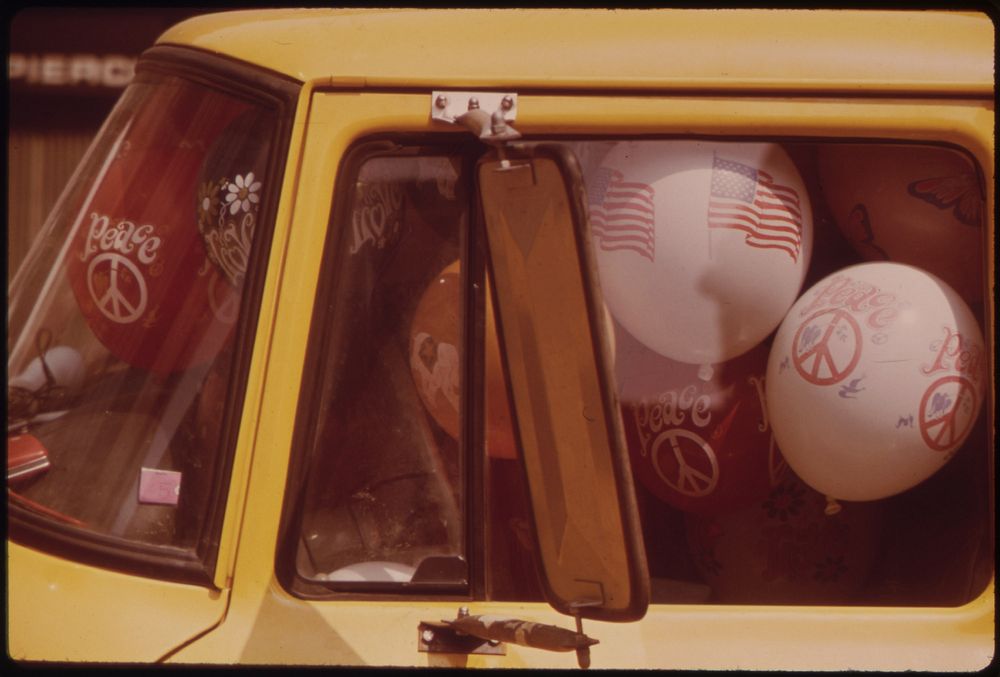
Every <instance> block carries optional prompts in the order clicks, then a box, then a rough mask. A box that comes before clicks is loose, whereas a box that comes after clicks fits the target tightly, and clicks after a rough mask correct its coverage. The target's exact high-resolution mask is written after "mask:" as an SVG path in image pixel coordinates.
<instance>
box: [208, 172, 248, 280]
mask: <svg viewBox="0 0 1000 677" xmlns="http://www.w3.org/2000/svg"><path fill="white" fill-rule="evenodd" d="M262 185H263V184H262V182H261V181H258V180H257V177H255V176H254V173H253V172H252V171H248V172H244V173H238V174H235V175H234V176H233V178H232V179H229V178H221V179H218V180H210V181H205V182H202V183H200V184H199V187H198V201H197V209H198V230H199V231H200V232H201V236H202V241H203V242H204V243H205V249H206V252H207V254H208V258H209V259H210V260H211V261H212V263H214V264H215V265H216V267H217V268H218V269H219V270H220V271H221V272H222V273H223V274H224V275H225V276H226V279H227V280H229V283H230V284H231V285H232V286H233V287H234V288H237V289H238V288H239V287H240V285H241V284H242V283H243V278H244V276H245V275H246V272H247V263H248V260H249V257H250V243H251V242H252V240H253V232H254V228H255V226H256V222H257V212H258V211H259V210H260V192H261V187H262Z"/></svg>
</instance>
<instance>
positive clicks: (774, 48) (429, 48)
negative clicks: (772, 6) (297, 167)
mask: <svg viewBox="0 0 1000 677" xmlns="http://www.w3.org/2000/svg"><path fill="white" fill-rule="evenodd" d="M993 30H994V29H993V25H992V22H991V21H990V20H989V18H988V17H987V16H986V15H977V14H970V13H957V12H910V13H906V12H897V11H871V10H862V11H845V10H826V11H820V10H799V11H794V10H791V11H790V10H677V9H672V10H662V11H650V10H632V11H624V10H590V11H569V10H523V9H522V10H462V11H455V10H451V11H448V10H444V11H430V10H410V11H400V10H395V11H374V12H364V11H356V10H355V11H347V12H344V11H339V12H338V11H330V10H282V11H276V12H268V11H250V12H241V13H236V14H229V15H218V16H207V17H200V18H196V19H192V20H189V21H187V22H185V23H183V24H181V25H180V26H178V27H175V28H174V29H171V30H169V31H167V33H165V34H164V35H163V36H162V37H161V39H160V42H161V43H174V44H191V45H193V46H196V47H199V48H201V49H205V50H209V51H214V52H218V53H222V54H227V55H229V56H233V57H235V58H238V59H243V60H246V61H248V62H250V63H255V64H259V65H261V66H264V67H266V68H269V69H272V70H276V71H279V72H281V73H284V74H286V75H288V76H291V77H293V78H298V79H299V80H303V81H320V80H328V81H329V80H331V79H332V81H336V82H344V81H346V82H352V83H359V82H364V83H367V84H368V85H369V86H404V87H414V86H415V87H421V86H427V87H430V86H436V87H457V88H464V87H499V88H525V87H538V86H541V85H544V86H545V87H547V88H567V87H574V88H616V89H624V88H635V87H641V88H646V89H668V88H669V89H674V90H677V89H691V90H706V89H708V90H714V89H718V88H720V87H726V88H727V89H730V90H733V91H735V90H740V89H742V90H754V91H763V90H775V89H781V90H789V91H800V92H801V91H840V92H845V93H863V92H876V91H877V92H882V93H886V92H904V91H914V92H916V91H922V92H935V93H947V94H961V93H980V94H982V93H989V92H991V91H992V88H993V59H992V54H993V36H994V32H993Z"/></svg>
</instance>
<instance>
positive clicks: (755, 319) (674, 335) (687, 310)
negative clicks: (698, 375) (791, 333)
mask: <svg viewBox="0 0 1000 677" xmlns="http://www.w3.org/2000/svg"><path fill="white" fill-rule="evenodd" d="M585 179H586V184H587V193H588V203H589V205H588V206H589V212H590V216H591V226H592V228H593V232H594V245H595V250H596V253H597V263H598V268H599V269H600V277H601V286H602V289H603V291H604V295H605V299H606V301H607V303H608V306H609V308H610V309H611V312H612V314H613V315H614V316H615V318H616V319H617V320H618V321H619V322H620V323H621V324H622V326H623V327H624V328H625V329H626V330H627V331H628V332H629V333H630V334H632V335H633V336H635V337H636V338H637V339H639V340H640V341H641V342H642V343H643V344H645V345H646V346H648V347H649V348H651V349H653V350H655V351H656V352H658V353H660V354H662V355H664V356H665V357H668V358H670V359H673V360H677V361H680V362H688V363H693V364H715V363H718V362H723V361H725V360H728V359H730V358H733V357H736V356H738V355H741V354H742V353H745V352H746V351H748V350H750V349H751V348H753V347H754V346H756V345H758V344H759V343H760V342H761V341H763V340H764V339H765V338H766V337H767V336H768V334H770V333H771V332H772V331H773V330H774V329H775V327H777V326H778V324H779V323H780V322H781V319H782V317H784V315H785V312H786V311H787V310H788V308H789V307H790V306H791V305H792V303H794V301H795V298H796V297H797V295H798V293H799V290H800V289H801V287H802V281H803V279H804V277H805V274H806V269H807V268H808V265H809V259H810V256H811V253H812V213H811V210H810V203H809V196H808V195H807V193H806V189H805V186H804V184H803V182H802V179H801V177H800V176H799V173H798V171H797V170H796V168H795V165H794V164H793V163H792V161H791V159H790V158H789V157H788V155H787V154H786V153H785V152H784V151H783V150H782V149H781V148H780V147H778V146H777V145H775V144H768V143H752V144H751V143H733V142H730V143H713V142H706V141H626V142H622V143H619V144H617V145H616V146H615V147H614V148H613V149H612V150H611V151H610V152H609V153H607V155H605V156H604V158H603V160H602V161H601V164H600V166H599V167H598V168H596V169H593V170H591V171H589V172H588V173H587V175H586V177H585Z"/></svg>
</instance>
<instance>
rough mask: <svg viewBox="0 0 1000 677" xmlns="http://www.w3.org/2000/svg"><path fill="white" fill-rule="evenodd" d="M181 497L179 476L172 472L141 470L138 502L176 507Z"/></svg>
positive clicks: (153, 469)
mask: <svg viewBox="0 0 1000 677" xmlns="http://www.w3.org/2000/svg"><path fill="white" fill-rule="evenodd" d="M180 495H181V474H180V473H179V472H176V471H174V470H157V469H155V468H143V469H142V471H141V472H140V474H139V502H140V503H153V504H155V505H177V501H178V499H179V498H180Z"/></svg>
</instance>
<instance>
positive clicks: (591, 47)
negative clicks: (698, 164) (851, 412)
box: [8, 9, 996, 671]
mask: <svg viewBox="0 0 1000 677" xmlns="http://www.w3.org/2000/svg"><path fill="white" fill-rule="evenodd" d="M994 37H995V36H994V28H993V24H992V23H991V21H990V20H989V18H987V17H986V16H984V15H978V14H975V13H951V12H943V13H938V12H896V11H841V10H832V11H786V10H760V11H758V10H753V11H751V10H746V11H744V10H665V11H617V10H616V11H608V10H592V11H578V10H539V11H534V10H512V11H501V10H467V11H466V10H461V11H444V10H435V11H420V10H390V11H328V10H316V9H308V10H281V11H248V12H233V13H222V14H217V15H209V16H205V17H200V18H196V19H192V20H189V21H186V22H184V23H182V24H180V25H178V26H176V27H175V28H173V29H171V30H169V31H168V32H167V33H165V34H164V35H163V36H162V37H161V38H160V40H159V42H158V44H159V45H171V46H176V47H179V48H186V49H191V50H194V51H196V52H202V53H210V54H216V55H221V56H223V57H226V58H228V59H231V60H233V61H235V62H240V63H245V64H249V65H250V66H252V67H255V68H259V69H262V70H265V71H268V72H271V73H276V74H278V75H280V76H281V77H284V78H286V79H289V80H292V81H294V82H295V83H297V84H298V85H299V86H301V92H300V94H299V96H298V100H297V103H296V106H295V112H294V122H293V126H292V132H291V137H290V141H289V145H288V153H287V158H286V159H285V160H284V166H285V171H284V178H283V182H282V184H281V188H280V202H279V204H278V207H277V216H276V220H275V223H274V229H273V237H272V241H271V246H270V253H269V259H268V263H267V272H266V278H265V282H264V286H263V294H262V298H261V303H260V309H259V319H258V323H257V330H256V336H255V337H254V339H253V352H252V358H251V363H250V368H249V376H248V380H247V384H246V389H245V394H244V401H243V405H242V414H241V419H240V421H239V433H238V438H237V443H236V447H235V452H234V457H233V462H232V467H231V477H230V480H229V481H230V490H229V494H228V498H227V501H226V507H225V517H224V521H223V526H222V531H221V534H220V541H219V555H218V561H217V565H216V570H215V573H214V577H213V581H212V582H213V585H212V586H210V587H205V586H196V585H189V584H185V583H177V582H167V581H157V580H154V579H150V578H145V577H142V576H138V575H135V574H126V573H120V572H116V571H113V570H105V569H102V568H100V567H98V566H95V565H91V564H82V563H76V562H72V561H68V560H65V559H61V558H59V557H56V556H54V555H51V554H47V553H45V552H43V551H41V550H37V549H35V548H32V547H27V546H25V545H23V544H19V543H17V542H9V544H8V592H9V595H8V628H9V629H8V633H9V634H8V639H9V652H10V655H11V657H12V658H13V659H15V660H16V661H28V662H32V661H70V662H79V661H83V662H106V661H108V662H154V661H165V662H170V663H196V664H199V663H213V664H214V663H221V664H233V663H250V664H308V665H373V666H419V667H437V666H446V667H547V668H569V667H574V666H575V660H574V657H573V655H572V654H571V653H553V652H546V651H541V650H538V649H534V648H525V647H520V646H516V645H514V644H509V645H508V646H507V647H506V653H505V655H461V654H450V653H442V654H435V653H428V652H419V651H418V650H417V627H418V624H419V623H420V622H422V621H436V620H440V619H443V618H448V617H451V616H453V615H454V612H455V609H456V608H457V607H458V606H460V605H464V606H467V607H469V609H470V610H471V611H472V612H473V613H477V614H498V615H504V616H516V617H518V618H522V619H526V620H530V621H535V622H540V623H548V624H553V625H560V624H563V625H565V623H566V617H565V616H562V615H560V614H559V613H557V612H555V611H554V610H553V609H551V608H550V607H549V606H548V605H546V604H544V603H536V602H530V603H529V602H524V603H520V602H518V603H515V602H492V601H480V600H468V601H455V600H453V599H442V600H440V601H433V600H430V601H429V600H427V599H420V600H408V599H406V598H405V597H401V596H398V595H397V596H393V597H391V598H384V599H379V598H378V597H377V596H374V597H372V596H369V597H368V598H365V599H332V600H315V599H303V598H300V597H297V596H294V595H292V594H290V593H289V592H288V591H287V590H285V589H284V588H283V586H282V585H281V583H280V582H279V581H278V579H277V577H276V574H275V558H276V549H277V548H278V542H279V530H280V524H281V519H282V505H283V496H284V492H285V490H286V481H287V473H288V467H289V462H290V459H291V458H292V455H293V453H294V451H295V450H294V449H293V422H294V421H295V418H296V412H297V411H298V408H299V406H300V402H299V398H300V383H301V382H302V379H303V365H304V363H305V355H306V348H307V343H308V340H309V335H310V322H311V318H312V316H313V299H314V298H315V296H316V293H317V287H318V285H319V280H320V269H321V263H322V260H323V251H324V242H325V241H326V237H327V232H326V231H327V228H328V224H329V209H330V205H331V204H334V203H335V201H336V199H337V196H336V194H335V191H334V187H335V185H336V184H337V179H338V172H339V171H341V168H342V164H341V159H342V158H343V157H344V155H345V154H346V153H347V152H348V150H349V149H350V148H351V146H352V145H353V144H355V143H356V142H358V141H359V140H360V139H363V138H365V137H370V136H375V135H386V134H390V135H391V134H422V133H441V132H442V127H441V126H440V125H439V124H438V123H436V122H435V121H433V120H431V119H430V117H429V115H428V110H429V104H430V96H431V92H432V91H434V90H471V91H489V90H496V89H500V90H504V91H516V92H518V94H519V96H520V98H519V102H518V118H517V128H518V131H520V132H521V134H522V135H525V136H533V137H545V136H546V135H560V134H562V135H573V134H583V135H586V134H590V135H601V134H616V135H626V136H641V135H649V134H655V135H666V136H685V135H687V136H696V137H699V138H705V137H708V138H711V137H715V136H719V137H737V138H745V137H750V138H752V137H759V136H762V137H766V136H780V137H782V138H802V139H810V138H823V139H851V140H859V139H882V138H892V139H896V140H905V141H930V142H935V143H946V144H953V145H956V146H960V147H962V148H964V149H966V150H967V151H968V152H969V153H970V154H971V155H972V156H973V157H974V160H975V162H976V163H977V164H978V166H979V167H980V168H982V171H983V174H984V177H983V178H984V182H985V188H986V202H985V204H986V210H985V213H986V214H987V215H988V216H987V223H988V226H987V233H988V235H987V237H988V241H987V243H986V245H987V246H986V249H987V251H990V252H992V251H993V248H994V246H995V229H994V225H993V221H992V214H993V213H994V206H995V202H994V200H995V193H994V187H995V177H994V175H993V168H994V166H995V162H994V139H993V125H994V120H995V117H994V106H993V104H994V76H993V45H994ZM447 131H452V132H453V133H454V134H456V135H460V134H462V133H463V132H461V131H459V130H456V129H452V128H448V129H447ZM994 265H995V263H994V260H993V258H992V256H990V258H989V263H988V269H987V271H986V277H987V279H989V280H993V279H994V278H995V268H994ZM992 293H994V294H995V291H993V292H992ZM994 298H995V297H994ZM988 305H989V306H990V307H992V302H991V303H990V304H988ZM990 312H991V311H989V310H988V311H987V317H988V318H990V319H989V322H988V326H984V327H983V330H984V332H985V334H986V337H987V345H988V346H992V347H993V350H991V351H990V352H991V354H992V355H993V357H992V358H990V359H993V358H995V345H996V343H995V336H996V327H995V324H994V321H995V320H994V318H992V316H991V315H990ZM990 389H991V395H990V398H989V399H988V400H987V401H988V402H995V400H996V391H995V382H993V383H991V386H990ZM991 425H992V424H991ZM991 519H992V518H991ZM994 616H995V602H994V585H993V583H992V582H991V583H990V584H989V585H988V586H987V588H986V589H985V590H984V591H982V592H981V594H979V595H978V597H977V598H976V599H974V600H973V601H971V602H969V603H967V604H964V605H962V606H958V607H902V606H899V607H875V606H870V607H865V606H850V607H837V606H808V605H802V606H792V605H788V606H782V605H774V606H739V605H711V606H709V605H697V604H657V603H653V604H651V605H650V607H649V610H648V611H647V612H646V614H645V617H644V618H642V620H640V621H637V622H633V623H621V624H618V623H589V624H588V625H587V626H586V629H587V630H588V631H591V632H592V633H593V634H594V635H595V636H597V637H598V638H599V639H600V644H598V645H596V646H595V647H593V649H592V656H593V659H592V660H593V665H594V666H595V667H599V668H612V667H614V668H663V669H712V670H743V669H750V670H893V671H897V670H898V671H902V670H931V671H975V670H979V669H982V668H984V667H986V666H988V665H990V664H991V663H992V661H993V659H994V653H993V652H994V633H995V627H994Z"/></svg>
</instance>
